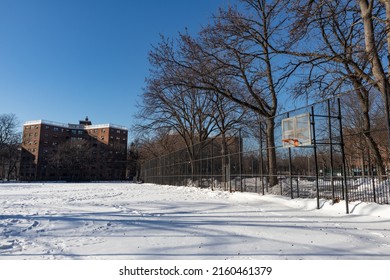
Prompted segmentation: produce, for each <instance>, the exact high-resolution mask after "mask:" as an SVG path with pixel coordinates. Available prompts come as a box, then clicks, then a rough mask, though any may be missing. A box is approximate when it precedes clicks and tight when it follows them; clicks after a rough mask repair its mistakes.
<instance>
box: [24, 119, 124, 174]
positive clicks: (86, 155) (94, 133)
mask: <svg viewBox="0 0 390 280" xmlns="http://www.w3.org/2000/svg"><path fill="white" fill-rule="evenodd" d="M127 134H128V130H127V128H124V127H121V126H116V125H111V124H101V125H92V123H91V122H90V121H88V119H86V120H85V121H80V123H79V124H60V123H54V122H50V121H41V120H40V121H30V122H27V123H25V124H24V127H23V140H22V154H21V164H20V179H21V180H27V181H36V180H39V181H52V180H67V181H76V180H80V181H91V180H122V179H125V174H126V154H127ZM72 151H73V152H72Z"/></svg>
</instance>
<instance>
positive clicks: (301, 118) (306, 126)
mask: <svg viewBox="0 0 390 280" xmlns="http://www.w3.org/2000/svg"><path fill="white" fill-rule="evenodd" d="M282 143H283V148H291V147H300V146H311V145H312V139H311V129H310V114H309V113H305V114H301V115H297V116H294V117H290V118H286V119H283V120H282Z"/></svg>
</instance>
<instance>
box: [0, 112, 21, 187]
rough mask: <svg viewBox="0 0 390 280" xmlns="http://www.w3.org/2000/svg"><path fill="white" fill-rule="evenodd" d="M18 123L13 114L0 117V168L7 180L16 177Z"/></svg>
mask: <svg viewBox="0 0 390 280" xmlns="http://www.w3.org/2000/svg"><path fill="white" fill-rule="evenodd" d="M18 125H19V121H18V119H17V117H16V116H15V115H14V114H2V115H0V167H1V166H2V167H1V168H2V169H3V172H4V174H2V175H3V176H4V177H5V178H6V179H7V180H10V179H11V175H12V174H14V177H15V178H16V177H17V163H18V161H19V156H20V151H19V146H20V142H21V135H20V133H18V132H17V127H18Z"/></svg>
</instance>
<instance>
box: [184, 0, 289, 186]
mask: <svg viewBox="0 0 390 280" xmlns="http://www.w3.org/2000/svg"><path fill="white" fill-rule="evenodd" d="M241 2H242V4H243V7H244V8H243V11H242V12H240V10H239V9H238V8H229V9H227V10H220V12H219V14H218V15H216V16H215V21H214V23H213V24H211V25H209V26H207V27H205V28H203V30H202V32H201V33H200V37H199V38H197V39H194V38H191V37H190V36H183V41H185V42H186V45H187V47H188V50H187V53H188V54H189V55H190V57H191V60H190V61H191V64H187V65H184V66H183V67H184V68H187V69H191V70H192V71H193V74H192V75H193V77H194V78H195V79H194V80H193V82H194V83H193V84H192V86H193V87H195V88H198V89H203V90H207V91H213V92H215V93H217V94H219V95H222V96H224V97H226V98H228V99H230V100H231V101H233V102H235V103H237V104H239V105H240V106H242V107H243V108H245V109H247V110H252V111H254V112H255V113H256V114H259V115H260V116H261V117H262V118H263V119H264V120H265V123H266V140H267V143H266V144H267V158H268V161H267V163H268V164H267V166H268V172H269V175H270V184H271V185H274V184H276V182H277V177H276V152H275V139H274V129H275V120H274V117H275V116H276V114H277V111H278V96H279V94H280V93H281V91H282V90H283V89H284V86H285V83H286V81H287V79H288V78H289V76H290V75H291V73H292V72H291V71H290V70H289V69H286V65H287V64H286V63H285V62H284V61H283V59H282V58H281V57H278V55H277V54H276V53H275V52H274V51H273V49H272V48H271V46H275V45H279V44H284V42H283V40H281V39H280V38H282V37H281V36H282V35H283V33H284V32H285V31H284V29H285V28H286V25H288V22H287V18H286V17H285V14H283V13H284V11H285V8H286V5H287V4H288V2H287V1H281V0H279V1H277V0H275V1H265V0H262V1H260V0H259V1H255V0H243V1H241ZM281 56H282V55H281Z"/></svg>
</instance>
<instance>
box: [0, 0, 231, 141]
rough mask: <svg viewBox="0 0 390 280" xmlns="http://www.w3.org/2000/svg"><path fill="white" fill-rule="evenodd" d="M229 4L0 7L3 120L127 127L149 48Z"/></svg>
mask: <svg viewBox="0 0 390 280" xmlns="http://www.w3.org/2000/svg"><path fill="white" fill-rule="evenodd" d="M230 2H235V1H233V0H191V1H190V0H161V1H159V0H127V1H126V0H111V1H110V0H0V114H4V113H13V114H15V115H16V116H17V117H18V119H19V120H20V122H21V123H23V122H25V121H29V120H38V119H44V120H50V121H56V122H61V123H68V122H70V123H77V122H78V120H80V119H83V118H85V116H88V117H89V119H90V120H91V121H92V122H93V123H94V124H100V123H113V124H119V125H123V126H128V127H130V126H131V124H132V122H133V115H134V113H135V112H136V111H137V102H140V95H141V94H142V88H143V87H144V80H145V78H146V77H147V75H148V69H149V65H148V57H147V55H148V51H149V50H150V48H151V45H152V44H155V43H157V42H158V41H159V37H160V34H164V35H166V36H171V37H173V36H176V35H177V33H178V32H179V31H183V30H184V29H185V28H188V30H189V32H190V33H195V32H197V31H198V30H199V28H200V27H201V25H202V24H203V25H204V24H207V23H208V22H209V19H210V16H211V15H212V13H214V12H216V11H217V9H218V7H221V6H224V5H227V3H230ZM130 134H131V132H130ZM130 137H131V135H130Z"/></svg>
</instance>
